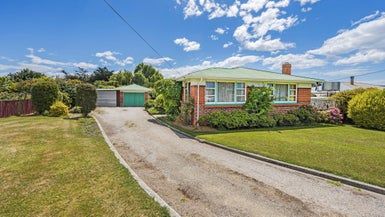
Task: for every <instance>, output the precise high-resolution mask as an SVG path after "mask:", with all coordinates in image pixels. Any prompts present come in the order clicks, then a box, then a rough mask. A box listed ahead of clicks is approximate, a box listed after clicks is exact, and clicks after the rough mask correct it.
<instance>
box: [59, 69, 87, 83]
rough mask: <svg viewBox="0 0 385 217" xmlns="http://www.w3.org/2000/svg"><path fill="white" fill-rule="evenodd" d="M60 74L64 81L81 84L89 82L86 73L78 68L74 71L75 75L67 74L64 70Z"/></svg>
mask: <svg viewBox="0 0 385 217" xmlns="http://www.w3.org/2000/svg"><path fill="white" fill-rule="evenodd" d="M61 73H63V74H64V79H66V80H80V81H83V82H89V81H90V75H89V73H88V71H87V70H86V69H83V68H80V67H79V68H78V69H77V70H75V73H69V72H67V71H65V70H62V71H61Z"/></svg>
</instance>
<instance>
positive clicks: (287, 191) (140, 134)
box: [95, 108, 385, 216]
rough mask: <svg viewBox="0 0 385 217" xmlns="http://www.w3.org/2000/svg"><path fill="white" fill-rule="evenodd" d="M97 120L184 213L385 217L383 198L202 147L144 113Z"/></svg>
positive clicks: (102, 111)
mask: <svg viewBox="0 0 385 217" xmlns="http://www.w3.org/2000/svg"><path fill="white" fill-rule="evenodd" d="M95 113H96V114H95V116H96V117H97V118H98V120H99V121H100V122H101V124H102V126H103V128H104V130H105V131H106V133H107V135H108V136H109V138H110V139H111V141H112V142H113V143H114V146H115V147H116V148H117V149H118V151H119V153H120V154H121V155H122V156H123V157H124V158H125V160H126V161H127V163H128V164H129V165H130V166H131V167H132V168H133V169H134V170H135V172H136V173H137V174H138V175H139V176H140V177H141V178H142V179H143V180H144V181H145V182H146V183H147V184H148V185H149V186H150V187H151V188H152V189H154V190H155V191H156V192H157V193H158V194H159V195H160V196H161V197H162V198H163V199H164V200H165V201H167V202H168V203H169V204H170V205H171V206H172V207H173V208H174V209H175V210H176V211H178V212H179V213H180V214H181V215H182V216H385V196H384V195H380V194H376V193H372V192H368V191H365V190H359V189H356V188H353V187H350V186H345V185H342V186H338V185H335V184H333V183H332V182H330V181H328V180H325V179H322V178H319V177H314V176H311V175H307V174H303V173H301V172H297V171H293V170H290V169H286V168H281V167H279V166H276V165H272V164H269V163H266V162H261V161H258V160H255V159H250V158H247V157H244V156H240V155H237V154H235V153H232V152H228V151H225V150H222V149H219V148H215V147H212V146H209V145H207V144H202V143H199V142H198V141H195V140H192V139H189V138H186V137H184V136H182V135H180V134H177V133H175V132H174V131H172V130H170V129H169V128H167V127H164V126H162V125H159V124H157V122H156V121H155V120H154V119H153V118H152V117H151V116H150V115H148V114H147V113H146V112H145V111H143V109H142V108H98V109H97V110H96V112H95Z"/></svg>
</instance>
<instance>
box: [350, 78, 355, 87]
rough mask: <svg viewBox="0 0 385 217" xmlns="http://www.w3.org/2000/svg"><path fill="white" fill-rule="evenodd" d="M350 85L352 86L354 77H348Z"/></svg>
mask: <svg viewBox="0 0 385 217" xmlns="http://www.w3.org/2000/svg"><path fill="white" fill-rule="evenodd" d="M350 84H351V85H354V76H350Z"/></svg>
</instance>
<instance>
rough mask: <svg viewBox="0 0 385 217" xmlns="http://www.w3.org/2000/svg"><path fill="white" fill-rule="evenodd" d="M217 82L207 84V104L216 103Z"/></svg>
mask: <svg viewBox="0 0 385 217" xmlns="http://www.w3.org/2000/svg"><path fill="white" fill-rule="evenodd" d="M215 90H216V88H215V82H206V94H205V96H206V100H205V101H206V102H215V92H216V91H215Z"/></svg>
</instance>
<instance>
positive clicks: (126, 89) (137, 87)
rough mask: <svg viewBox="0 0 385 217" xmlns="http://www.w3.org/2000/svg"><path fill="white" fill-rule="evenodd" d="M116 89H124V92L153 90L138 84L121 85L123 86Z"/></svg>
mask: <svg viewBox="0 0 385 217" xmlns="http://www.w3.org/2000/svg"><path fill="white" fill-rule="evenodd" d="M116 89H117V90H120V91H124V92H137V93H145V92H149V91H151V89H150V88H147V87H142V86H140V85H137V84H131V85H127V86H121V87H117V88H116Z"/></svg>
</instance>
